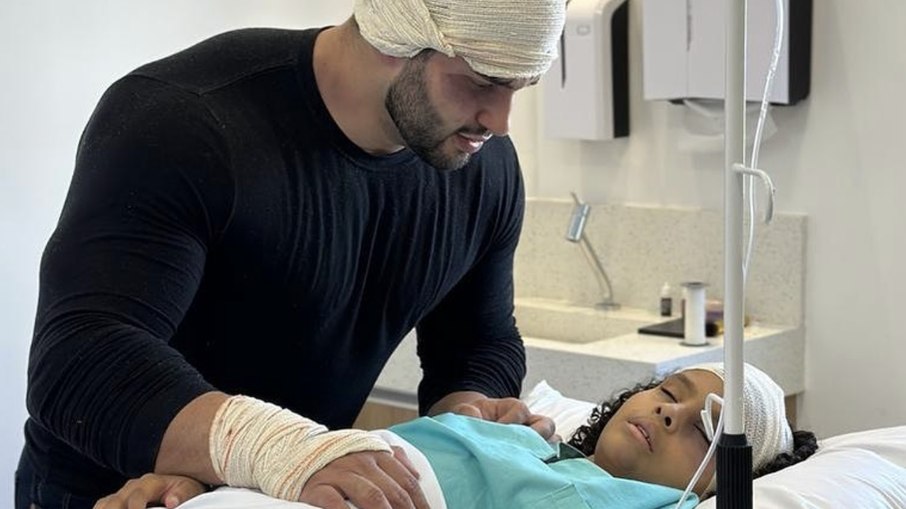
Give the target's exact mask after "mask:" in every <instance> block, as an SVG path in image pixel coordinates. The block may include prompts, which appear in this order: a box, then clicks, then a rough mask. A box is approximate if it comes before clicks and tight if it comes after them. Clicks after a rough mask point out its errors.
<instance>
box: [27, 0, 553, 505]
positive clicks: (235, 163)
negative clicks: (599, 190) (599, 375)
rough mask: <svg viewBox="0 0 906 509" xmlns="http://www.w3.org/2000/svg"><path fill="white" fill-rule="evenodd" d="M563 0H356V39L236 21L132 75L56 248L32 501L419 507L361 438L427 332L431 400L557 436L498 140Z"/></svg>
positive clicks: (36, 394) (407, 485)
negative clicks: (228, 493)
mask: <svg viewBox="0 0 906 509" xmlns="http://www.w3.org/2000/svg"><path fill="white" fill-rule="evenodd" d="M564 9H565V4H564V3H563V2H562V0H560V1H558V0H531V1H527V0H490V1H489V0H460V1H448V0H380V1H377V0H362V1H359V2H357V4H356V8H355V14H354V17H353V18H352V19H350V20H349V21H347V22H346V23H344V24H343V25H340V26H338V27H334V28H329V29H326V30H308V31H281V30H243V31H238V32H232V33H228V34H224V35H221V36H218V37H215V38H213V39H210V40H208V41H205V42H203V43H201V44H199V45H198V46H195V47H193V48H190V49H188V50H186V51H184V52H181V53H178V54H176V55H174V56H172V57H169V58H166V59H164V60H161V61H159V62H155V63H152V64H149V65H146V66H144V67H142V68H139V69H138V70H136V71H134V72H133V73H131V74H129V75H128V76H126V77H125V78H123V79H121V80H120V81H118V82H117V83H115V84H114V85H113V86H112V87H111V88H110V89H109V90H108V91H107V93H106V94H105V95H104V97H103V98H102V99H101V101H100V103H99V105H98V107H97V109H96V111H95V112H94V114H93V116H92V118H91V120H90V121H89V123H88V126H87V127H86V130H85V132H84V134H83V137H82V140H81V142H80V146H79V152H78V156H77V161H76V169H75V173H74V176H73V181H72V184H71V188H70V191H69V195H68V197H67V200H66V204H65V206H64V210H63V213H62V216H61V218H60V222H59V225H58V227H57V230H56V231H55V232H54V234H53V236H52V237H51V239H50V241H49V242H48V245H47V248H46V250H45V254H44V259H43V260H42V268H41V290H40V298H39V304H38V315H37V320H36V326H35V335H34V339H33V343H32V350H31V357H30V364H29V388H28V399H27V401H28V408H29V413H30V418H29V420H28V422H27V423H26V446H25V449H24V451H23V455H22V459H21V461H20V466H19V470H18V471H17V482H16V506H17V509H18V508H27V507H29V506H31V505H34V506H37V507H41V508H43V509H50V508H52V507H62V506H66V507H71V508H79V507H91V506H92V505H93V504H94V501H95V500H96V499H97V498H99V497H100V496H102V495H105V494H107V493H111V492H113V491H116V489H117V488H119V486H120V485H121V484H122V483H123V481H124V480H125V479H126V478H128V477H135V476H138V475H141V474H143V473H146V472H152V471H153V472H156V473H159V474H181V475H186V476H189V477H193V478H195V479H198V480H200V481H202V482H205V483H209V484H229V485H234V486H246V487H253V488H257V489H260V490H262V491H264V492H265V493H268V494H271V495H274V496H279V497H282V498H286V499H290V500H300V501H304V502H308V503H311V504H314V505H318V506H322V507H328V508H333V507H345V502H344V499H348V500H350V501H351V502H353V503H355V504H356V505H358V506H359V507H361V508H365V509H370V508H372V507H374V508H377V507H394V508H396V507H424V506H425V503H424V499H423V496H422V494H421V492H420V491H419V488H418V484H417V481H416V479H415V477H414V475H413V474H412V472H411V471H410V469H408V468H407V460H406V458H405V457H404V456H403V455H402V454H400V453H398V452H394V451H392V450H391V449H390V448H389V447H388V446H387V444H386V443H383V442H381V441H380V440H377V439H375V438H374V437H373V436H372V435H369V434H366V433H363V432H360V431H354V430H344V429H343V428H346V427H348V426H350V425H351V424H352V422H353V420H354V418H355V416H356V414H357V412H358V410H359V408H360V407H361V404H362V403H363V401H364V400H365V398H366V397H367V395H368V393H369V391H370V389H371V388H372V386H373V384H374V381H375V379H376V377H377V376H378V374H379V373H380V370H381V368H382V367H383V365H384V363H385V362H386V360H387V358H388V357H389V355H390V354H391V353H392V351H393V349H394V348H395V347H396V346H397V344H398V343H399V341H400V340H401V339H402V338H403V336H404V335H405V334H406V332H407V331H409V330H410V329H412V328H413V327H417V332H418V341H419V344H418V352H419V356H420V358H421V362H422V368H423V372H424V374H423V380H422V382H421V384H420V386H419V404H420V410H421V411H422V412H423V413H430V414H436V413H440V412H444V411H457V412H460V413H467V414H470V415H475V416H479V417H483V418H486V419H490V420H500V421H508V422H524V423H526V424H528V425H531V426H532V427H534V428H536V429H538V430H539V432H541V433H542V434H544V435H549V434H550V433H552V431H553V430H552V423H551V422H550V420H549V419H546V418H542V417H540V416H535V415H530V414H529V413H528V411H527V409H526V408H525V407H524V405H521V404H519V403H518V401H516V400H514V399H511V398H512V397H514V396H517V395H518V393H519V389H520V384H521V379H522V377H523V375H524V371H525V358H524V350H523V346H522V342H521V338H520V337H519V334H518V331H517V330H516V328H515V324H514V320H513V316H512V309H513V303H512V296H513V295H512V293H513V289H512V262H513V252H514V249H515V247H516V243H517V240H518V235H519V230H520V227H521V220H522V209H523V194H522V182H521V177H520V174H519V168H518V163H517V160H516V156H515V153H514V150H513V147H512V144H511V143H510V141H509V140H508V139H507V138H506V137H505V134H506V132H507V128H508V115H509V109H510V104H511V100H512V96H513V93H514V92H515V91H516V90H518V89H519V88H522V87H524V86H526V85H529V84H531V83H534V82H535V81H537V79H538V77H539V76H540V75H541V74H542V73H543V72H544V71H545V70H546V69H547V67H548V66H549V65H550V62H551V60H552V59H553V58H554V56H555V52H556V50H555V48H556V41H557V39H558V37H559V34H560V31H561V30H562V25H563V18H564ZM495 136H496V137H495ZM265 401H267V402H269V403H265ZM278 405H279V406H278ZM281 407H282V409H281ZM303 416H304V417H303ZM326 428H330V429H332V430H338V431H330V432H327V431H326ZM160 495H163V493H161V494H155V497H153V498H156V497H158V496H160Z"/></svg>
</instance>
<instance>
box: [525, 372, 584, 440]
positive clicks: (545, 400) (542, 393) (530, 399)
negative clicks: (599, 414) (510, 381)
mask: <svg viewBox="0 0 906 509" xmlns="http://www.w3.org/2000/svg"><path fill="white" fill-rule="evenodd" d="M522 400H523V401H525V404H526V405H528V407H529V410H531V411H532V412H533V413H536V414H540V415H546V416H548V417H550V418H551V419H553V421H554V425H556V433H557V434H558V435H560V437H561V438H562V439H563V440H564V441H566V440H569V437H571V436H572V434H573V433H575V431H576V429H577V428H578V427H579V426H581V425H583V424H585V423H586V422H587V421H588V417H589V416H590V415H591V411H592V410H593V409H594V408H595V406H597V405H595V404H594V403H590V402H588V401H581V400H578V399H573V398H567V397H566V396H564V395H562V394H560V391H558V390H557V389H554V388H553V387H551V386H550V385H548V383H547V381H546V380H542V381H540V382H538V385H536V386H535V387H534V388H532V390H531V391H530V392H529V393H528V395H527V396H525V397H523V398H522Z"/></svg>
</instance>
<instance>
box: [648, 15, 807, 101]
mask: <svg viewBox="0 0 906 509" xmlns="http://www.w3.org/2000/svg"><path fill="white" fill-rule="evenodd" d="M642 2H643V3H642V61H643V63H642V79H643V82H644V85H643V89H644V90H643V94H644V97H645V99H669V100H679V99H723V98H724V67H725V66H726V63H725V58H726V56H725V55H726V50H725V48H726V30H725V26H726V25H725V20H726V0H642ZM783 3H784V12H785V16H784V18H785V23H784V37H783V48H782V52H781V54H780V61H779V63H778V67H777V74H776V75H775V78H774V86H773V90H772V94H771V96H770V99H769V100H770V102H772V103H774V104H795V103H796V102H798V101H801V100H802V99H804V98H806V97H807V96H808V93H809V87H810V81H811V74H810V68H811V65H810V59H811V56H810V55H811V39H812V0H783ZM775 10H776V5H775V0H748V27H747V37H748V41H747V45H748V47H747V50H746V54H747V57H746V58H747V62H748V64H747V65H748V67H747V75H746V99H747V100H749V101H758V102H761V99H762V95H763V94H764V79H765V74H766V73H767V70H768V66H769V65H770V62H771V54H772V52H773V48H774V29H775V25H776V23H775V21H776V17H775Z"/></svg>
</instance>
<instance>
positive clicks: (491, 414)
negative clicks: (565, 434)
mask: <svg viewBox="0 0 906 509" xmlns="http://www.w3.org/2000/svg"><path fill="white" fill-rule="evenodd" d="M451 411H452V412H453V413H457V414H462V415H468V416H469V417H475V418H476V419H484V420H486V421H494V422H500V423H504V424H525V425H526V426H529V427H531V428H532V429H534V430H535V431H537V432H538V434H539V435H541V437H542V438H544V439H545V440H549V439H550V438H551V437H552V436H553V434H554V427H555V426H554V421H553V420H552V419H551V418H550V417H546V416H543V415H538V414H533V413H532V412H531V411H529V408H528V406H526V404H525V403H524V402H522V401H521V400H518V399H516V398H503V399H495V398H480V399H477V400H474V401H470V402H468V403H460V404H458V405H456V406H454V407H453V408H452V409H451Z"/></svg>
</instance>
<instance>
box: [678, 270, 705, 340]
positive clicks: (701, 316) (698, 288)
mask: <svg viewBox="0 0 906 509" xmlns="http://www.w3.org/2000/svg"><path fill="white" fill-rule="evenodd" d="M706 286H708V285H706V284H705V283H702V282H699V281H690V282H687V283H683V301H684V307H683V317H684V320H683V338H684V339H683V343H684V344H686V345H691V346H700V345H705V344H707V343H708V340H707V338H705V287H706Z"/></svg>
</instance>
